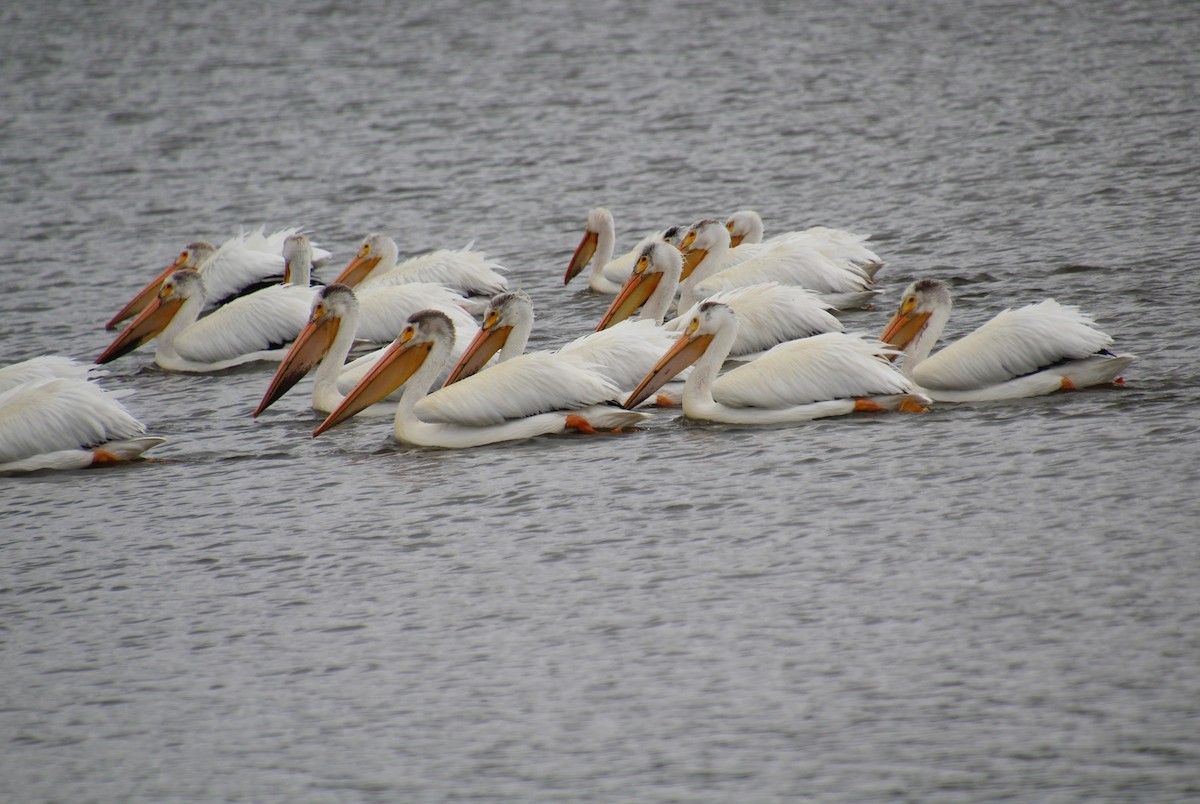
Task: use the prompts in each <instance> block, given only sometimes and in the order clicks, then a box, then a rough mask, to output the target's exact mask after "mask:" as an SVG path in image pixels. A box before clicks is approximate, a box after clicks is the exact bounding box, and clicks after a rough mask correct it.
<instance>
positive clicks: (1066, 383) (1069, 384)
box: [1061, 377, 1075, 391]
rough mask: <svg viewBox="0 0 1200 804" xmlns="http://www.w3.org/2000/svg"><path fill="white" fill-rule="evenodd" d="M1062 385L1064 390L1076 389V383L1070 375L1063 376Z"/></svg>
mask: <svg viewBox="0 0 1200 804" xmlns="http://www.w3.org/2000/svg"><path fill="white" fill-rule="evenodd" d="M1061 387H1062V390H1064V391H1074V390H1075V383H1073V382H1071V378H1070V377H1063V378H1062V386H1061Z"/></svg>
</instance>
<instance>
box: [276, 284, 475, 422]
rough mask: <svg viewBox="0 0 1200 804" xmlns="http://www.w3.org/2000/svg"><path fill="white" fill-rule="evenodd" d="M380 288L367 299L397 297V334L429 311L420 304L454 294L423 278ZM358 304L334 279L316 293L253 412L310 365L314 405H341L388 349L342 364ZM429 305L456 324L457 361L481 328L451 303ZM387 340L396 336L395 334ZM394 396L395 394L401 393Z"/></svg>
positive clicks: (357, 320)
mask: <svg viewBox="0 0 1200 804" xmlns="http://www.w3.org/2000/svg"><path fill="white" fill-rule="evenodd" d="M378 290H379V292H378V293H369V294H368V297H369V298H371V299H374V300H376V301H378V300H379V299H380V297H381V296H395V297H396V298H395V301H396V302H397V304H395V305H392V306H391V307H390V308H389V310H390V313H391V314H392V315H398V314H399V313H401V312H404V310H405V309H407V313H406V315H405V317H404V318H403V319H402V320H401V321H400V323H398V324H397V325H396V326H395V327H394V329H393V332H395V333H397V334H399V332H400V331H401V330H403V329H404V325H405V324H407V323H408V317H409V316H411V315H412V314H413V313H415V312H418V311H420V310H424V309H428V308H427V307H425V306H421V305H422V304H428V303H429V302H430V300H431V299H432V300H434V301H437V300H439V299H442V296H443V295H453V291H450V290H448V289H447V288H444V287H442V286H441V285H430V284H429V283H426V282H412V283H409V284H407V285H394V286H391V287H385V288H379V289H378ZM426 291H429V292H426ZM442 300H443V301H444V299H442ZM362 306H363V305H362V304H361V303H360V302H359V300H358V298H357V297H356V294H355V293H354V291H353V290H351V289H350V288H349V287H347V286H346V285H342V284H336V283H335V284H333V285H329V286H327V287H324V288H321V289H320V290H319V291H317V295H316V297H315V298H314V299H313V303H312V310H311V313H310V314H309V318H308V323H307V324H305V326H304V329H303V330H301V332H300V334H299V336H298V337H297V338H296V340H295V342H294V343H292V347H291V349H289V350H288V353H287V355H286V356H285V357H284V358H283V362H282V363H280V365H279V369H278V370H277V371H276V372H275V376H274V378H272V380H271V384H270V385H269V386H268V388H267V392H266V393H265V394H264V395H263V399H262V402H261V403H260V404H259V406H258V409H257V410H255V411H254V415H255V416H258V415H259V414H260V413H262V412H263V411H264V410H266V409H267V408H268V407H269V406H270V405H272V404H273V403H274V402H275V401H276V400H278V399H279V398H280V397H281V396H283V395H284V394H285V393H287V392H288V391H289V390H290V389H291V388H292V386H294V385H295V384H296V383H297V382H299V381H300V378H301V377H303V376H304V375H305V374H307V373H308V372H309V371H310V370H312V367H313V366H317V371H316V373H315V374H314V375H313V389H312V406H313V409H314V410H319V411H321V412H323V413H331V412H332V411H334V410H335V409H336V408H337V407H338V405H340V404H342V401H343V400H344V399H345V398H346V394H347V393H348V392H349V391H350V390H351V389H353V388H354V386H355V385H357V384H358V383H359V381H360V380H362V378H363V377H364V376H366V373H367V371H369V370H370V368H371V367H372V366H374V365H375V363H376V361H378V360H379V358H380V357H381V356H382V355H383V353H384V352H385V351H386V348H380V349H376V350H375V351H373V352H370V353H368V354H365V355H363V356H361V357H359V358H357V359H355V360H352V361H351V362H349V363H347V362H346V357H347V356H348V355H349V354H350V349H351V348H352V347H353V345H354V343H355V341H356V340H357V334H358V332H359V328H360V327H361V325H362V319H361V315H360V314H361V308H362ZM433 309H438V310H441V312H443V313H445V314H446V315H447V316H448V317H449V318H450V319H451V321H452V322H453V323H454V331H455V346H454V349H453V350H452V352H451V355H452V357H453V358H454V359H458V357H459V356H460V355H461V354H462V350H463V348H464V347H463V345H464V344H466V343H467V342H468V341H470V340H471V339H472V338H474V337H475V335H476V333H478V332H479V327H478V325H476V323H475V320H474V319H473V318H471V317H470V316H469V315H467V313H466V312H465V311H463V310H462V309H461V308H460V307H458V306H457V305H455V304H454V303H452V302H446V303H444V304H443V305H442V306H435V307H434V308H433ZM391 340H395V336H393V337H392V338H391ZM396 396H397V398H398V396H399V395H398V394H397V395H396ZM393 401H394V400H393ZM391 411H392V408H391V406H387V405H375V406H373V407H372V409H371V410H370V411H368V412H369V413H372V414H381V413H390V412H391Z"/></svg>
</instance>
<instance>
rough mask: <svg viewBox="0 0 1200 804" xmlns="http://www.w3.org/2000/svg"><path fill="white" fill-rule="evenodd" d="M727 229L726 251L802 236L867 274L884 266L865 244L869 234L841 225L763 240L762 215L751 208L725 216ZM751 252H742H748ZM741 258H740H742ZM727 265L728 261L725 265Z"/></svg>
mask: <svg viewBox="0 0 1200 804" xmlns="http://www.w3.org/2000/svg"><path fill="white" fill-rule="evenodd" d="M725 228H726V229H728V230H729V245H730V249H729V253H730V255H731V256H732V255H735V254H737V253H738V252H740V251H741V250H742V248H743V247H744V246H751V245H758V246H760V250H765V249H769V248H772V247H773V246H776V245H778V244H779V243H781V242H783V241H785V240H803V241H804V242H806V243H807V244H808V245H810V246H812V247H813V248H815V249H816V250H817V251H819V252H820V253H822V254H824V255H825V256H826V257H828V258H829V259H831V260H839V261H846V262H850V263H853V264H854V265H857V266H858V267H859V268H861V269H862V270H863V272H864V273H865V274H866V275H867V276H868V277H871V278H874V276H875V274H876V273H877V272H878V271H879V269H880V268H882V267H883V266H884V262H883V260H881V259H880V258H879V255H878V254H876V253H875V252H874V251H872V250H871V249H870V248H868V247H867V241H868V240H870V235H861V234H855V233H853V232H847V231H845V230H844V229H831V228H829V227H826V226H812V227H809V228H808V229H801V230H798V231H791V232H782V233H780V234H777V235H774V236H772V237H771V238H770V239H769V240H765V241H764V240H763V234H764V230H763V221H762V216H761V215H759V214H758V213H757V212H755V211H754V210H752V209H742V210H738V211H737V212H735V213H733V214H732V215H730V216H729V219H728V220H727V221H725ZM753 253H754V252H752V251H747V252H745V254H746V256H750V255H751V254H753ZM743 259H744V258H743ZM740 261H741V260H738V262H740ZM726 267H728V263H727V266H726Z"/></svg>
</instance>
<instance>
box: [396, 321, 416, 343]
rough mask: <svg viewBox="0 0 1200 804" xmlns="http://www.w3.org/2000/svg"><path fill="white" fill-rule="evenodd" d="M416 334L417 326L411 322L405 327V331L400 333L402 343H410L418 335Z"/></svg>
mask: <svg viewBox="0 0 1200 804" xmlns="http://www.w3.org/2000/svg"><path fill="white" fill-rule="evenodd" d="M416 334H417V328H416V327H414V326H413V325H412V324H409V325H408V326H406V327H405V328H404V331H403V332H401V333H400V343H408V342H409V341H411V340H412V339H413V338H414V337H415V336H416Z"/></svg>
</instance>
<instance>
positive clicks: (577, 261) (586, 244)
mask: <svg viewBox="0 0 1200 804" xmlns="http://www.w3.org/2000/svg"><path fill="white" fill-rule="evenodd" d="M615 231H616V225H615V224H614V223H613V216H612V213H611V212H609V211H608V210H607V209H605V208H604V207H593V208H592V209H591V210H589V211H588V215H587V226H586V228H585V229H584V232H583V239H582V240H580V241H579V245H578V246H577V247H576V248H575V253H574V254H572V255H571V262H570V264H569V265H568V266H567V275H566V277H565V278H564V279H563V284H564V285H565V284H567V283H568V282H570V281H571V280H572V279H574V278H575V276H576V275H577V274H578V273H579V272H580V271H582V270H583V269H584V268H586V267H587V264H588V263H589V262H591V261H592V255H594V254H595V253H596V248H597V246H598V245H599V243H600V237H601V236H602V235H604V234H605V233H607V234H609V235H610V236H611V235H613V233H615Z"/></svg>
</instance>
